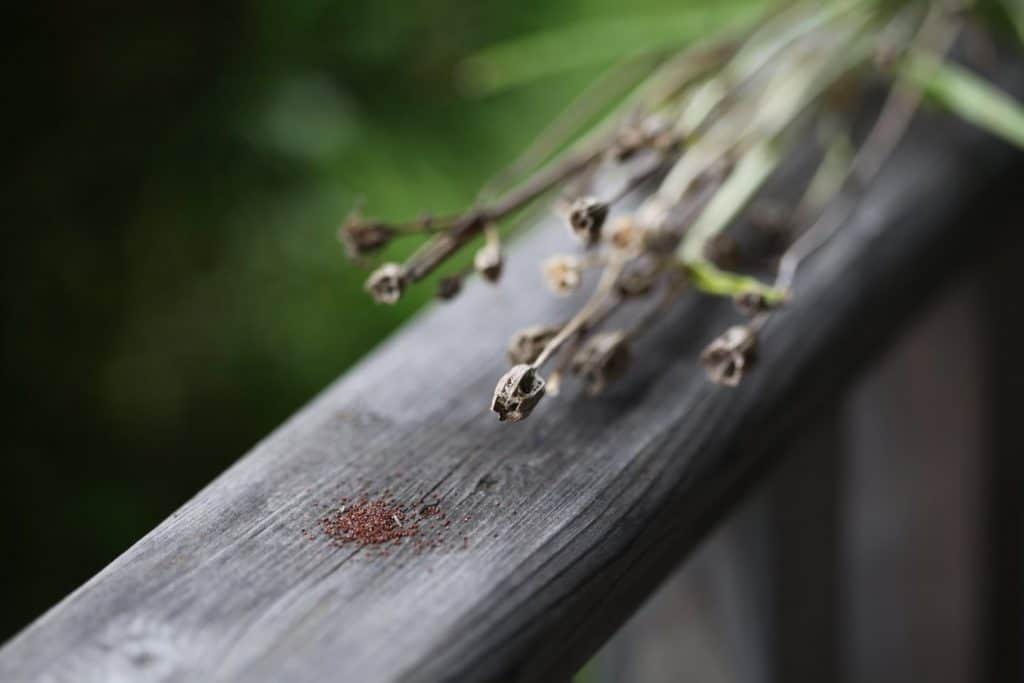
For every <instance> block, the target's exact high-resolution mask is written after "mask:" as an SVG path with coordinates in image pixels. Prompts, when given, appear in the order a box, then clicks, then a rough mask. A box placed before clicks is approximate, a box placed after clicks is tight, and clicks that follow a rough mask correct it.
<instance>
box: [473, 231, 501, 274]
mask: <svg viewBox="0 0 1024 683" xmlns="http://www.w3.org/2000/svg"><path fill="white" fill-rule="evenodd" d="M502 265H503V261H502V256H501V244H500V243H499V242H497V241H488V242H487V244H485V245H484V246H482V247H480V249H478V250H477V252H476V254H475V255H474V256H473V268H475V269H476V272H478V273H480V275H481V276H482V277H483V278H484V279H485V280H487V281H488V282H497V281H498V278H500V277H501V268H502Z"/></svg>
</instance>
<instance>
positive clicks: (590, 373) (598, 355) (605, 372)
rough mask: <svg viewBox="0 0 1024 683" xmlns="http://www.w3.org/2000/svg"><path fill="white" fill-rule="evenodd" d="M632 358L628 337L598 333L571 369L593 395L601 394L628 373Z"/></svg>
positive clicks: (617, 332) (581, 351)
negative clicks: (610, 383) (609, 385)
mask: <svg viewBox="0 0 1024 683" xmlns="http://www.w3.org/2000/svg"><path fill="white" fill-rule="evenodd" d="M630 360H631V354H630V350H629V339H628V337H627V336H626V333H625V332H623V331H621V330H617V331H614V332H599V333H597V334H595V335H594V336H592V337H591V338H590V339H588V340H587V341H586V342H585V343H584V344H583V346H582V347H581V348H580V350H579V351H577V352H576V355H574V356H573V358H572V362H571V363H570V365H569V369H570V370H571V371H572V373H573V374H574V375H577V376H578V377H579V378H580V381H582V382H583V383H584V385H585V386H586V388H587V393H589V394H591V395H596V394H600V393H601V392H602V391H604V388H605V386H606V385H607V384H608V383H609V382H613V381H615V380H616V379H618V378H619V377H621V376H622V375H623V374H625V372H626V370H627V369H629V365H630Z"/></svg>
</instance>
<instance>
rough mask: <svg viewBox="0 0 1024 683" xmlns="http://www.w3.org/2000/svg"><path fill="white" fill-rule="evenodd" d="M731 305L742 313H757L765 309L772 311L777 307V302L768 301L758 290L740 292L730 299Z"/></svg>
mask: <svg viewBox="0 0 1024 683" xmlns="http://www.w3.org/2000/svg"><path fill="white" fill-rule="evenodd" d="M732 303H733V306H735V307H736V310H737V311H739V312H740V313H742V314H743V315H757V314H758V313H764V312H766V311H772V310H775V309H776V308H778V307H779V305H780V304H779V303H776V302H773V301H769V300H768V298H767V297H766V296H765V295H764V294H761V293H760V292H740V293H739V294H737V295H736V296H734V297H733V299H732Z"/></svg>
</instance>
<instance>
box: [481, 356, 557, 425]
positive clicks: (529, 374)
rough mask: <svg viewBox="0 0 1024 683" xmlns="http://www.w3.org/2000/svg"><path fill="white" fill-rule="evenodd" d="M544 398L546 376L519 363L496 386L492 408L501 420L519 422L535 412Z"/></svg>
mask: <svg viewBox="0 0 1024 683" xmlns="http://www.w3.org/2000/svg"><path fill="white" fill-rule="evenodd" d="M542 398H544V378H543V377H541V376H540V375H538V374H537V371H536V370H535V369H534V368H533V367H532V366H529V365H526V364H521V365H517V366H515V367H514V368H512V369H511V370H509V371H508V372H506V373H505V374H504V375H503V376H502V378H501V379H500V380H498V385H497V386H496V387H495V388H494V398H492V399H491V410H493V411H494V412H496V413H497V414H498V420H500V421H501V422H519V421H520V420H523V419H525V418H527V417H529V415H530V413H531V412H533V409H534V408H535V407H536V406H537V404H538V403H539V402H540V400H541V399H542Z"/></svg>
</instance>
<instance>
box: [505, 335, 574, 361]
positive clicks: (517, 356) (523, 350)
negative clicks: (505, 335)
mask: <svg viewBox="0 0 1024 683" xmlns="http://www.w3.org/2000/svg"><path fill="white" fill-rule="evenodd" d="M560 329H562V328H561V326H559V325H531V326H530V327H526V328H523V329H521V330H519V331H518V332H516V333H515V334H514V335H512V339H511V340H509V343H508V359H509V362H511V363H512V364H513V365H517V364H521V363H532V362H533V361H535V360H537V356H539V355H540V352H541V351H543V350H544V347H545V346H547V345H548V342H550V341H551V340H552V339H554V338H555V335H557V334H558V331H559V330H560Z"/></svg>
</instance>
